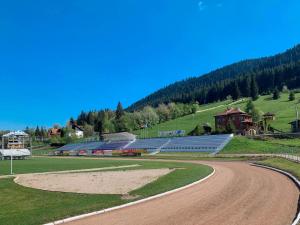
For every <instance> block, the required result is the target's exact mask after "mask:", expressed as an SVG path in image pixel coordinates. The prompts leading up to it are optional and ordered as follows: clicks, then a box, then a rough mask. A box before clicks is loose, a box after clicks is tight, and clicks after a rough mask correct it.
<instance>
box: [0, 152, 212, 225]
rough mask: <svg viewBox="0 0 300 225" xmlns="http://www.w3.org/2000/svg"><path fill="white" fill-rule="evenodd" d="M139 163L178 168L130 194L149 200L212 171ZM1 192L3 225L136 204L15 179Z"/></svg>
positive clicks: (2, 184)
mask: <svg viewBox="0 0 300 225" xmlns="http://www.w3.org/2000/svg"><path fill="white" fill-rule="evenodd" d="M2 163H3V162H2ZM43 163H45V164H43ZM14 164H16V166H17V168H18V170H19V172H20V173H28V172H41V171H49V170H50V171H54V170H55V169H56V170H70V169H78V168H94V167H99V168H100V167H105V166H112V165H120V164H126V165H130V164H137V161H133V160H124V161H123V160H121V161H117V160H91V159H70V158H64V159H58V158H33V159H29V160H26V161H14ZM138 164H139V165H141V166H140V167H139V168H138V169H155V168H156V169H158V168H170V169H173V168H177V169H176V170H175V171H173V172H171V173H170V174H167V175H165V176H162V177H160V178H159V179H157V180H156V181H154V182H152V183H150V184H147V185H145V186H144V187H142V188H139V189H137V190H134V191H132V192H131V193H130V194H132V195H138V196H139V198H145V197H148V196H151V195H155V194H158V193H162V192H165V191H169V190H172V189H175V188H177V187H181V186H184V185H187V184H189V183H192V182H195V181H197V180H199V179H201V178H203V177H205V176H207V175H209V174H210V173H211V172H212V168H210V167H208V166H204V165H199V164H191V163H179V162H157V161H138ZM36 165H39V166H40V168H34V167H35V166H36ZM49 165H52V167H51V168H50V167H49ZM179 168H180V169H179ZM182 168H183V169H182ZM131 169H133V168H131ZM0 190H1V191H0V199H1V201H0V221H1V222H0V224H5V225H21V224H22V225H35V224H43V223H47V222H50V221H54V220H58V219H62V218H66V217H70V216H74V215H78V214H83V213H87V212H91V211H96V210H101V209H104V208H109V207H113V206H116V205H120V204H124V203H126V202H129V201H132V200H124V199H122V196H121V195H107V194H106V195H102V194H96V195H94V194H76V193H61V192H49V191H42V190H37V189H32V188H27V187H23V186H20V185H17V184H15V183H14V182H13V179H12V178H5V179H0ZM2 222H3V223H2Z"/></svg>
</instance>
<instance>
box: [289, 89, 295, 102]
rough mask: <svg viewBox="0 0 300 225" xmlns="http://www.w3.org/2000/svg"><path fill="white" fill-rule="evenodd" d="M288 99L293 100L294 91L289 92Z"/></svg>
mask: <svg viewBox="0 0 300 225" xmlns="http://www.w3.org/2000/svg"><path fill="white" fill-rule="evenodd" d="M289 100H290V101H294V100H295V93H294V92H293V91H291V92H290V95H289Z"/></svg>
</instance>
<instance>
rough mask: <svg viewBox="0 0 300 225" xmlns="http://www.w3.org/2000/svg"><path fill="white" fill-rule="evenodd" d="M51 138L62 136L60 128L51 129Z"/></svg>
mask: <svg viewBox="0 0 300 225" xmlns="http://www.w3.org/2000/svg"><path fill="white" fill-rule="evenodd" d="M48 135H49V137H54V136H61V129H60V128H56V127H53V128H50V129H49V131H48Z"/></svg>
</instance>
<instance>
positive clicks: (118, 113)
mask: <svg viewBox="0 0 300 225" xmlns="http://www.w3.org/2000/svg"><path fill="white" fill-rule="evenodd" d="M122 116H124V109H123V106H122V104H121V102H119V103H118V106H117V110H116V120H119V119H121V117H122Z"/></svg>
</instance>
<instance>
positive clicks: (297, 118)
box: [295, 103, 299, 132]
mask: <svg viewBox="0 0 300 225" xmlns="http://www.w3.org/2000/svg"><path fill="white" fill-rule="evenodd" d="M295 109H296V132H298V125H299V124H298V121H299V111H298V104H297V103H296V104H295Z"/></svg>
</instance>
